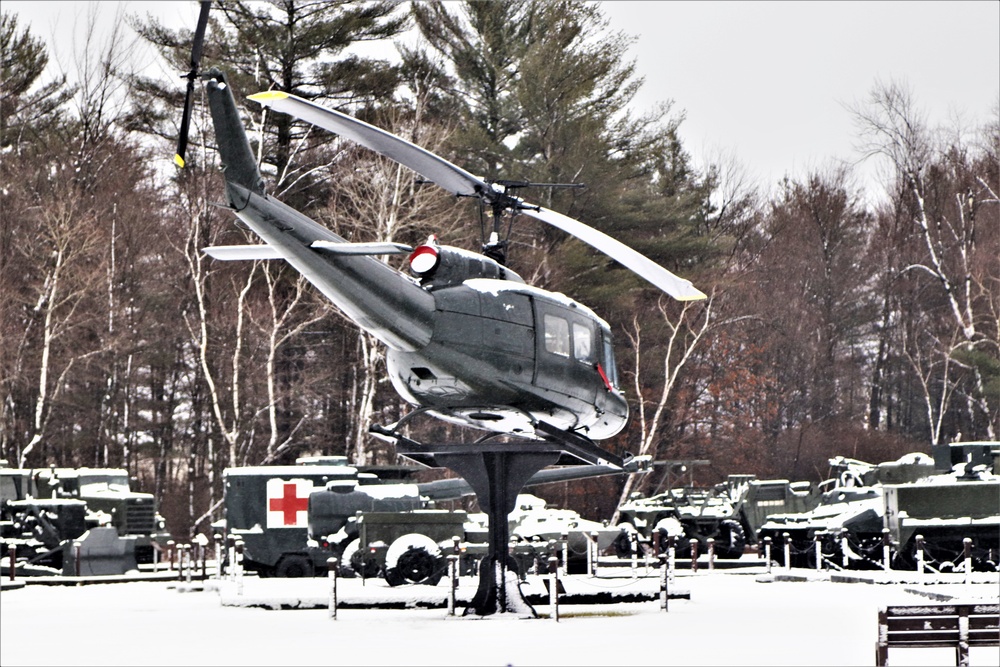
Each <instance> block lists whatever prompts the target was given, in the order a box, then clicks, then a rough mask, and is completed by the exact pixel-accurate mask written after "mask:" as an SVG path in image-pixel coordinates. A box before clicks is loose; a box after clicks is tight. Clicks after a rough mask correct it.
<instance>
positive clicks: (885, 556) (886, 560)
mask: <svg viewBox="0 0 1000 667" xmlns="http://www.w3.org/2000/svg"><path fill="white" fill-rule="evenodd" d="M891 544H892V541H891V540H890V539H889V529H888V528H883V529H882V570H883V571H884V572H888V571H889V568H890V566H891V565H892V563H891V562H890V561H891V555H890V549H889V547H890V545H891Z"/></svg>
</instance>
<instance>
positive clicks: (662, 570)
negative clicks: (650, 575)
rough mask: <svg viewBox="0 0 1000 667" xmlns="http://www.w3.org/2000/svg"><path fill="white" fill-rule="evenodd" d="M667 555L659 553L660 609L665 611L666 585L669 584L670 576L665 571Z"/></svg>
mask: <svg viewBox="0 0 1000 667" xmlns="http://www.w3.org/2000/svg"><path fill="white" fill-rule="evenodd" d="M668 567H669V566H668V565H667V556H666V554H662V555H660V609H662V610H663V611H667V599H668V597H669V596H668V595H667V586H669V585H670V584H669V580H670V577H669V575H668V573H667V569H668Z"/></svg>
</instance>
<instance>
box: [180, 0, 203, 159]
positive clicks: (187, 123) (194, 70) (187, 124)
mask: <svg viewBox="0 0 1000 667" xmlns="http://www.w3.org/2000/svg"><path fill="white" fill-rule="evenodd" d="M211 8H212V3H211V1H210V0H204V1H203V2H202V3H201V13H200V14H199V15H198V26H197V27H196V28H195V31H194V40H193V42H192V44H191V71H189V72H188V73H187V74H186V75H185V78H186V79H187V80H188V82H187V94H186V95H185V97H184V115H183V116H181V129H180V133H179V134H178V136H177V153H176V154H175V155H174V162H175V163H176V164H177V166H178V167H180V168H182V169H183V168H184V164H185V162H184V156H185V154H186V152H187V145H188V131H189V130H190V128H191V110H192V107H193V106H194V87H195V83H196V82H197V81H198V74H199V73H200V67H201V52H202V46H203V45H204V43H205V29H206V28H207V27H208V12H209V10H210V9H211Z"/></svg>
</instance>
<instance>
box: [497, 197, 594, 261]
mask: <svg viewBox="0 0 1000 667" xmlns="http://www.w3.org/2000/svg"><path fill="white" fill-rule="evenodd" d="M490 184H491V185H492V186H494V187H496V186H499V187H500V188H502V191H500V192H498V193H497V196H495V197H494V198H493V199H492V200H490V201H489V202H487V201H486V200H485V199H480V200H479V202H480V204H479V219H480V229H482V231H483V235H484V238H483V247H482V252H483V254H484V255H486V256H487V257H489V258H490V259H493V260H496V261H497V263H499V264H500V265H502V266H506V265H507V249H508V247H509V245H510V233H511V230H512V229H513V227H514V219H515V218H516V217H517V215H518V212H519V211H521V210H526V209H530V210H533V211H537V210H538V207H537V206H532V205H530V204H525V203H524V201H523V200H522V199H520V198H519V197H515V196H514V195H512V194H511V192H512V191H513V190H520V189H522V188H572V189H575V190H578V189H581V188H585V187H587V186H586V185H584V184H583V183H534V182H532V181H508V180H497V181H490ZM487 204H489V206H490V208H491V209H492V213H493V231H492V232H491V233H490V236H489V239H487V238H485V225H484V221H483V216H484V208H485V206H486V205H487ZM507 210H509V211H510V218H509V219H508V222H507V230H506V232H504V233H503V235H502V236H501V231H502V229H503V216H504V213H505V212H506V211H507Z"/></svg>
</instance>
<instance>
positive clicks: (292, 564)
mask: <svg viewBox="0 0 1000 667" xmlns="http://www.w3.org/2000/svg"><path fill="white" fill-rule="evenodd" d="M274 576H276V577H284V578H286V579H294V578H299V577H311V576H313V564H312V562H311V561H310V560H309V559H308V558H306V557H305V556H285V557H284V558H282V559H281V560H280V561H279V562H278V565H277V567H275V568H274Z"/></svg>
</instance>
